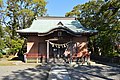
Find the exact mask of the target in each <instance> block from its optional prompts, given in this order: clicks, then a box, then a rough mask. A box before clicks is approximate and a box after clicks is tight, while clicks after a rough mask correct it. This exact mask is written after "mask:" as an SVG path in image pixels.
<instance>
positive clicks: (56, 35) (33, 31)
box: [17, 17, 97, 63]
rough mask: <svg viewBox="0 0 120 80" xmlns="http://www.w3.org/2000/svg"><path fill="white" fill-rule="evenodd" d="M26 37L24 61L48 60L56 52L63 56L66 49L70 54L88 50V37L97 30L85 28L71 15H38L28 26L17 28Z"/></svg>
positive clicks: (60, 56)
mask: <svg viewBox="0 0 120 80" xmlns="http://www.w3.org/2000/svg"><path fill="white" fill-rule="evenodd" d="M17 33H19V34H20V35H21V36H23V37H26V38H27V52H26V53H24V58H25V61H26V62H29V60H30V59H34V60H35V61H36V62H37V63H39V62H41V59H45V60H46V61H49V59H50V58H53V57H54V55H55V54H56V55H57V56H59V58H62V57H63V53H64V52H65V50H66V49H69V50H70V53H71V55H73V54H74V53H76V54H77V53H79V52H82V51H88V50H87V49H88V47H87V44H88V39H89V37H91V36H93V35H95V34H97V30H90V29H86V28H85V27H83V26H82V25H81V23H80V22H79V21H78V20H77V19H76V18H73V17H38V18H37V19H36V20H34V21H33V23H32V25H31V26H30V27H29V28H26V29H21V30H17Z"/></svg>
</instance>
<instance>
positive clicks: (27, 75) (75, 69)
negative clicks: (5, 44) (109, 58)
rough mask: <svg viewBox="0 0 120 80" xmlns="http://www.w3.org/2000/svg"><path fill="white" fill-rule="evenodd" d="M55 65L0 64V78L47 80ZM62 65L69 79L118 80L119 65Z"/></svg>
mask: <svg viewBox="0 0 120 80" xmlns="http://www.w3.org/2000/svg"><path fill="white" fill-rule="evenodd" d="M61 64H62V63H61ZM56 65H58V64H36V63H35V64H31V63H22V64H21V63H16V62H14V65H10V66H4V65H3V66H0V80H47V79H48V77H49V71H50V69H51V68H52V67H53V66H56ZM63 65H64V64H62V66H63ZM59 66H60V65H59ZM64 66H65V67H66V69H67V71H68V74H69V75H70V77H71V80H120V67H119V66H117V67H116V66H111V65H103V64H98V63H92V64H91V66H87V65H83V66H82V65H77V64H74V65H72V66H71V65H64Z"/></svg>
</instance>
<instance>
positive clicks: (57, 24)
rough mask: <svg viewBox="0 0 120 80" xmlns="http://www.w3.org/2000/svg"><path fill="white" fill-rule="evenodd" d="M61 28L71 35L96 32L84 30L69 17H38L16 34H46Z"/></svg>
mask: <svg viewBox="0 0 120 80" xmlns="http://www.w3.org/2000/svg"><path fill="white" fill-rule="evenodd" d="M58 28H62V29H65V30H68V31H71V32H73V33H76V34H79V33H97V30H90V29H86V28H84V27H83V26H82V25H81V23H80V22H79V21H78V20H76V19H75V18H73V17H72V18H71V17H38V18H37V19H36V20H34V21H33V23H32V25H31V26H30V27H29V28H26V29H21V30H17V32H18V33H48V32H50V31H51V30H53V29H58Z"/></svg>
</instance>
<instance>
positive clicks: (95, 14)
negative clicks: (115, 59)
mask: <svg viewBox="0 0 120 80" xmlns="http://www.w3.org/2000/svg"><path fill="white" fill-rule="evenodd" d="M66 16H75V17H77V18H78V20H79V21H80V22H81V24H82V25H83V26H85V27H86V28H89V29H96V30H98V35H96V36H94V37H91V38H90V44H91V45H90V47H91V50H93V53H95V54H97V55H98V54H99V53H102V55H103V56H115V55H117V54H118V52H119V51H118V50H117V49H115V45H116V44H115V43H116V42H119V37H120V35H119V33H120V27H119V26H120V1H119V0H110V1H107V2H104V1H103V0H96V1H95V0H91V1H89V2H87V3H85V4H82V5H77V6H75V7H74V8H73V10H72V11H70V12H68V13H66ZM116 51H117V53H115V52H116Z"/></svg>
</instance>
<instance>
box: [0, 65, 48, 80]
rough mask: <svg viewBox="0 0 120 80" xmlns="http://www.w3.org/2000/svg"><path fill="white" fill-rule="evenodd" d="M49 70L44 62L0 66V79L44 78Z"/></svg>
mask: <svg viewBox="0 0 120 80" xmlns="http://www.w3.org/2000/svg"><path fill="white" fill-rule="evenodd" d="M49 70H50V66H49V65H46V64H43V65H40V64H18V65H13V66H0V80H46V79H47V78H48V74H49Z"/></svg>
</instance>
